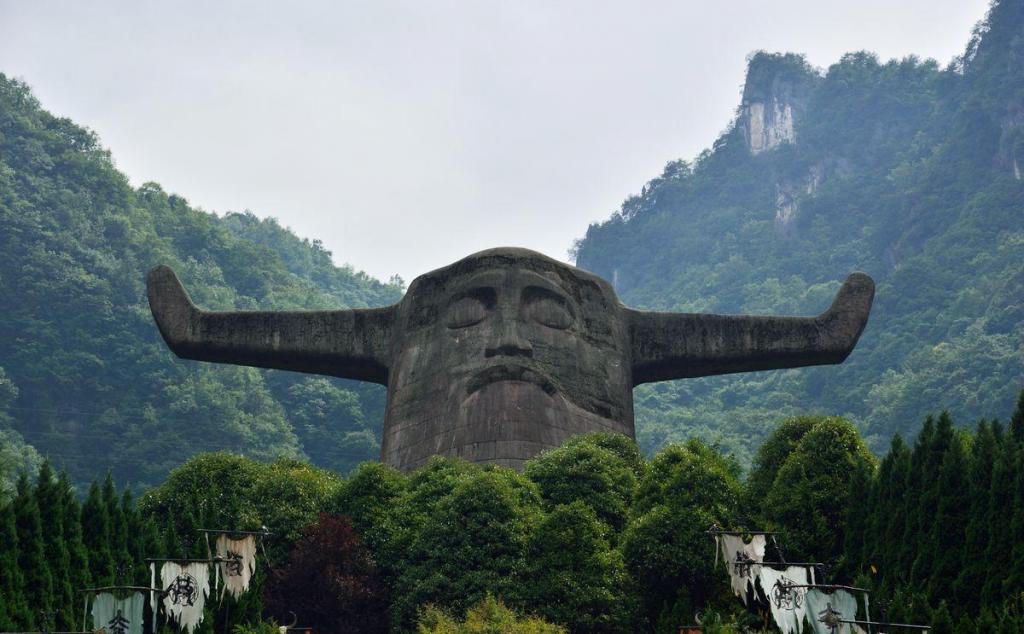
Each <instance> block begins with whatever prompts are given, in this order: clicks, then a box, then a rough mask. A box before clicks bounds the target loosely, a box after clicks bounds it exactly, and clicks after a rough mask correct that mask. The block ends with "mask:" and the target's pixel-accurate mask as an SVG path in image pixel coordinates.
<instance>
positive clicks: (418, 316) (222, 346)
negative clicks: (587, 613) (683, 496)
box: [148, 248, 874, 470]
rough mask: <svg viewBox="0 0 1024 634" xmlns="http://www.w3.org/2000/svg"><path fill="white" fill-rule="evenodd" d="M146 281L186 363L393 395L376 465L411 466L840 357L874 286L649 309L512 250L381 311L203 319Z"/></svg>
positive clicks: (180, 296) (626, 418)
mask: <svg viewBox="0 0 1024 634" xmlns="http://www.w3.org/2000/svg"><path fill="white" fill-rule="evenodd" d="M148 286H149V297H150V304H151V307H152V309H153V314H154V316H155V317H156V321H157V324H158V326H159V327H160V331H161V333H162V334H163V336H164V338H165V339H166V341H167V342H168V345H169V346H170V347H171V349H172V350H174V352H175V353H176V354H178V355H179V356H182V357H185V358H191V359H199V360H206V361H219V362H225V363H238V364H244V365H255V366H261V367H273V368H281V369H290V370H299V371H305V372H315V373H319V374H329V375H333V376H340V377H345V378H352V379H360V380H367V381H373V382H377V383H381V384H384V385H386V386H387V393H388V399H387V408H386V413H385V420H384V430H383V438H382V442H381V457H382V460H383V461H384V462H386V463H388V464H391V465H394V466H396V467H398V468H400V469H403V470H409V469H414V468H416V467H418V466H420V465H422V464H423V463H425V462H426V461H427V460H428V459H429V458H430V456H433V455H436V454H442V455H449V456H459V457H462V458H465V459H467V460H471V461H476V462H495V463H499V464H504V465H508V466H513V467H520V466H521V465H522V463H523V462H524V461H525V460H527V459H528V458H530V457H532V456H534V455H536V454H537V453H539V452H540V451H543V450H544V449H548V448H553V447H557V446H559V445H561V444H562V443H563V442H564V441H565V440H566V439H568V438H569V437H571V436H573V435H576V434H580V433H587V432H593V431H613V432H618V433H623V434H626V435H627V436H630V437H632V436H633V403H632V389H633V387H634V386H636V385H638V384H640V383H645V382H649V381H659V380H666V379H674V378H685V377H692V376H705V375H709V374H723V373H727V372H742V371H748V370H762V369H770V368H780V367H795V366H802V365H813V364H821V363H839V362H841V361H842V360H843V359H845V357H846V356H847V355H848V354H849V352H850V351H851V350H852V349H853V346H854V345H855V343H856V341H857V339H858V337H859V336H860V333H861V331H862V330H863V328H864V326H865V324H866V322H867V316H868V312H869V310H870V306H871V300H872V297H873V292H874V286H873V284H872V282H871V278H869V277H868V276H866V275H864V274H860V273H856V274H854V275H851V276H850V277H849V278H848V279H847V281H846V283H845V284H844V285H843V287H842V288H841V289H840V292H839V294H838V296H837V297H836V300H835V301H834V302H833V304H832V306H831V307H830V308H829V309H828V310H826V311H825V312H823V313H822V314H821V315H818V316H817V317H753V316H742V315H741V316H728V315H706V314H692V313H653V312H645V311H637V310H633V309H630V308H627V307H625V306H623V305H622V304H621V303H620V302H619V300H618V299H617V297H616V295H615V291H614V289H613V288H612V287H611V285H610V284H608V282H606V281H605V280H603V279H601V278H599V277H597V276H595V275H593V274H591V273H588V272H586V271H583V270H580V269H577V268H575V267H573V266H570V265H568V264H564V263H562V262H559V261H557V260H553V259H551V258H548V257H546V256H544V255H541V254H540V253H536V252H533V251H529V250H526V249H517V248H498V249H491V250H488V251H482V252H480V253H476V254H473V255H470V256H469V257H466V258H464V259H462V260H459V261H458V262H455V263H453V264H451V265H448V266H446V267H443V268H440V269H437V270H435V271H431V272H429V273H426V274H424V275H422V276H420V277H418V278H416V279H415V280H414V281H413V282H412V284H410V286H409V290H408V292H407V293H406V294H405V296H404V297H403V298H402V300H401V301H399V302H398V303H397V304H394V305H392V306H389V307H386V308H376V309H355V310H351V309H349V310H330V311H287V312H275V311H269V312H268V311H245V312H207V311H202V310H199V309H198V308H196V307H195V306H194V305H193V304H192V303H191V301H190V300H189V299H188V296H187V295H186V294H185V292H184V289H183V288H182V287H181V285H180V283H179V282H178V280H177V278H176V277H175V276H174V273H173V272H172V271H171V270H170V269H168V268H166V267H157V268H156V269H154V270H153V271H151V272H150V275H149V278H148Z"/></svg>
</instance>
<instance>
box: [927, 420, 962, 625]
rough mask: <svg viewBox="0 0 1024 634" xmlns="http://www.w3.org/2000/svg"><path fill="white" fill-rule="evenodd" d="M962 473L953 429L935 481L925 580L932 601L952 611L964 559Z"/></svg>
mask: <svg viewBox="0 0 1024 634" xmlns="http://www.w3.org/2000/svg"><path fill="white" fill-rule="evenodd" d="M940 420H941V419H940ZM947 420H948V418H947ZM941 424H942V423H941V422H940V425H941ZM966 475H967V456H966V453H965V449H964V442H963V439H962V438H961V437H960V435H959V434H956V433H954V435H953V440H952V442H951V443H950V444H949V446H948V447H947V449H946V452H945V456H944V458H943V460H942V466H941V468H940V469H939V477H938V479H937V480H936V482H935V489H936V497H937V503H936V511H935V518H934V521H933V522H932V532H931V535H930V538H931V544H930V548H931V552H930V557H931V560H932V572H931V577H930V584H929V589H930V592H929V595H930V597H931V599H932V601H935V600H936V599H945V600H947V601H949V602H950V603H952V605H953V606H954V613H959V612H961V611H962V607H961V605H962V604H961V603H960V602H959V601H958V600H957V597H955V596H953V592H952V590H953V587H954V582H955V581H956V578H957V576H958V575H959V574H960V571H961V566H962V564H963V560H964V543H965V536H964V527H965V526H966V525H967V522H968V510H969V508H970V503H971V500H970V490H969V489H968V483H967V481H966Z"/></svg>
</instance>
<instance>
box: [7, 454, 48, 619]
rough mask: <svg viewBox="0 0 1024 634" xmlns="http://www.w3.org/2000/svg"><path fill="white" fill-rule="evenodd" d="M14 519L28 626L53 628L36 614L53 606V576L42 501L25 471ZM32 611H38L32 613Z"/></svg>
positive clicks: (42, 612)
mask: <svg viewBox="0 0 1024 634" xmlns="http://www.w3.org/2000/svg"><path fill="white" fill-rule="evenodd" d="M12 504H13V506H14V521H15V526H16V527H17V532H18V567H19V568H20V569H21V571H22V574H23V575H24V577H25V583H24V586H23V587H24V595H25V601H26V603H27V604H28V610H29V620H28V622H27V623H26V627H29V628H33V627H36V626H38V627H47V628H52V627H53V619H50V618H36V616H35V614H40V615H41V614H46V613H49V612H50V610H51V609H52V608H53V605H54V602H53V578H52V576H51V574H50V566H49V563H48V562H47V561H46V545H45V543H44V542H43V523H42V520H41V519H40V517H39V504H38V502H37V501H36V496H35V495H34V493H33V491H32V487H31V485H29V482H28V476H27V475H26V474H24V473H22V474H21V477H20V478H18V484H17V495H15V497H14V502H13V503H12ZM33 612H34V613H35V614H33Z"/></svg>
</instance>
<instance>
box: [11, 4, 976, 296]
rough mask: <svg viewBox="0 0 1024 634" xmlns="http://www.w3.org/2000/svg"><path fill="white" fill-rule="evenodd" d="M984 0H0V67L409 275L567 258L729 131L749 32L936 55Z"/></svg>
mask: <svg viewBox="0 0 1024 634" xmlns="http://www.w3.org/2000/svg"><path fill="white" fill-rule="evenodd" d="M987 5H988V2H987V0H839V1H834V2H833V1H831V0H809V1H803V0H801V1H797V0H772V1H771V2H765V1H764V0H760V1H750V0H719V1H715V2H705V1H699V2H698V1H693V2H667V1H663V2H642V1H636V0H631V1H628V2H627V1H623V2H616V3H610V2H595V1H588V2H582V1H581V2H575V1H574V2H568V1H566V2H555V1H551V0H548V1H534V0H517V1H515V2H511V1H510V2H484V1H479V0H476V1H470V0H466V1H464V2H441V1H431V0H419V1H409V2H392V1H386V0H373V1H367V2H347V1H346V2H341V1H333V2H331V1H325V2H301V3H298V2H296V3H285V2H212V1H204V2H149V1H139V0H133V1H128V0H125V1H123V2H96V1H91V2H82V1H80V0H78V1H74V2H71V1H68V2H46V1H39V0H35V1H28V0H25V1H19V2H15V1H13V0H0V72H3V73H5V74H7V75H9V76H14V77H18V78H21V79H23V80H25V81H27V82H28V83H29V84H30V85H31V86H32V87H33V89H34V90H35V93H36V96H37V97H38V98H39V99H40V100H41V101H42V103H43V106H44V107H45V108H47V109H49V110H50V111H51V112H54V113H55V114H58V115H62V116H67V117H71V118H72V119H74V120H75V121H76V122H78V123H79V124H82V125H85V126H87V127H89V128H92V129H93V130H95V131H96V132H97V133H98V134H99V136H100V138H101V139H102V141H103V143H104V145H106V146H107V147H108V148H110V150H111V151H112V152H113V156H114V159H115V161H116V163H117V166H118V167H119V168H120V169H121V170H123V171H125V172H126V173H127V174H128V175H129V177H130V178H131V181H132V183H133V184H135V185H139V184H141V183H143V182H145V181H148V180H152V181H156V182H158V183H160V184H161V185H163V187H164V188H165V189H167V190H168V191H171V192H174V193H177V194H179V195H182V196H184V197H185V198H187V199H188V200H189V201H190V202H191V203H192V204H194V205H197V206H200V207H202V208H203V209H206V210H208V211H216V212H218V213H224V212H225V211H241V210H245V209H248V210H251V211H253V212H254V213H256V214H257V215H259V216H275V217H277V218H278V219H279V220H280V221H281V222H282V224H285V225H288V226H290V227H292V228H293V229H294V230H295V231H296V232H297V233H298V234H300V235H301V236H304V237H309V238H319V239H321V240H323V242H324V244H325V245H326V246H327V248H329V249H330V250H331V251H333V253H334V258H335V261H336V262H338V263H346V262H347V263H350V264H352V265H353V266H355V267H356V268H357V269H362V270H365V271H367V272H368V273H370V274H372V275H375V276H377V277H381V278H387V277H389V276H391V275H393V274H395V273H397V274H400V275H401V276H402V277H403V278H405V280H406V281H407V282H408V281H410V280H411V279H412V278H413V277H415V276H416V275H418V274H420V273H423V272H425V271H428V270H430V269H433V268H436V267H438V266H442V265H444V264H447V263H449V262H451V261H454V260H456V259H458V258H460V257H462V256H464V255H467V254H469V253H472V252H474V251H478V250H480V249H484V248H488V247H493V246H500V245H516V246H525V247H529V248H532V249H536V250H538V251H542V252H544V253H547V254H548V255H551V256H553V257H556V258H559V259H563V260H564V259H567V255H566V251H567V249H568V248H569V246H570V245H571V243H572V241H573V239H574V238H578V237H581V236H582V235H583V234H584V232H585V231H586V228H587V225H588V224H589V223H590V222H593V221H597V220H601V219H604V218H607V217H608V216H609V215H610V214H611V213H612V212H613V211H615V209H616V208H617V207H618V206H619V204H620V203H621V202H622V200H623V199H624V198H625V197H626V196H627V195H629V194H631V193H636V192H638V191H639V190H640V188H641V187H642V186H643V184H644V183H645V182H646V181H647V180H649V179H650V178H652V177H654V176H657V175H658V174H659V173H660V172H661V169H662V167H663V166H664V164H665V163H666V162H667V161H669V160H671V159H675V158H692V157H693V156H694V155H696V154H697V153H699V152H700V151H701V150H702V149H703V148H705V147H708V146H709V145H710V144H711V142H712V141H713V140H714V139H715V137H716V136H717V135H718V134H719V133H720V132H721V131H722V130H724V129H725V128H726V126H727V125H728V123H729V121H730V119H731V118H732V116H733V113H734V111H735V108H736V106H737V104H738V103H739V96H740V90H741V88H742V82H743V72H744V67H745V63H746V62H745V58H746V56H747V54H748V53H750V52H751V51H753V50H756V49H767V50H769V51H794V52H800V53H805V54H806V55H807V57H808V59H809V61H810V62H811V63H812V64H814V65H816V66H819V67H823V68H824V67H827V66H828V65H829V64H832V63H834V62H835V61H837V60H838V59H839V57H840V56H841V55H842V54H843V53H844V52H848V51H854V50H863V49H867V50H872V51H875V52H877V53H878V54H879V55H880V56H881V57H882V58H891V57H903V56H905V55H908V54H917V55H919V56H921V57H932V58H935V59H937V60H938V61H939V62H941V63H943V64H945V63H947V62H949V61H950V60H951V59H952V58H953V57H954V56H955V55H957V54H959V53H960V52H961V51H962V49H963V46H964V44H965V42H966V41H967V38H968V36H969V33H970V30H971V28H972V26H973V25H974V24H975V23H976V22H977V21H978V20H979V19H981V18H982V17H983V16H984V13H985V9H986V7H987Z"/></svg>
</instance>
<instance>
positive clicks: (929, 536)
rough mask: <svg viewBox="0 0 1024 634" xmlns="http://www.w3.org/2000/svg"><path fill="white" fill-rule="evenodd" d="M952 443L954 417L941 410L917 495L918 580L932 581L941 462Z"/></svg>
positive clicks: (912, 575) (915, 565)
mask: <svg viewBox="0 0 1024 634" xmlns="http://www.w3.org/2000/svg"><path fill="white" fill-rule="evenodd" d="M952 443H953V421H952V420H950V418H949V414H948V413H947V412H942V414H940V415H939V420H938V422H937V423H936V424H935V430H934V433H933V434H931V438H930V442H929V443H928V444H927V445H925V447H924V451H925V455H924V460H923V462H922V470H923V471H922V481H921V496H920V498H919V499H918V505H917V522H918V530H917V534H916V535H915V538H916V539H915V540H914V542H913V543H914V547H915V548H916V550H917V556H916V557H915V558H914V563H913V567H912V568H911V571H910V578H911V579H912V580H913V581H914V582H916V583H921V584H927V583H929V582H930V581H931V579H932V576H933V572H934V570H935V557H936V555H937V551H936V549H937V547H938V544H937V539H936V537H935V534H936V531H937V530H938V527H937V525H936V515H937V513H938V508H939V499H940V498H941V497H942V494H943V491H942V489H941V487H940V485H939V474H940V472H941V470H942V463H943V461H944V460H945V457H946V452H947V451H948V450H949V447H950V445H952ZM961 528H962V527H961Z"/></svg>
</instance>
